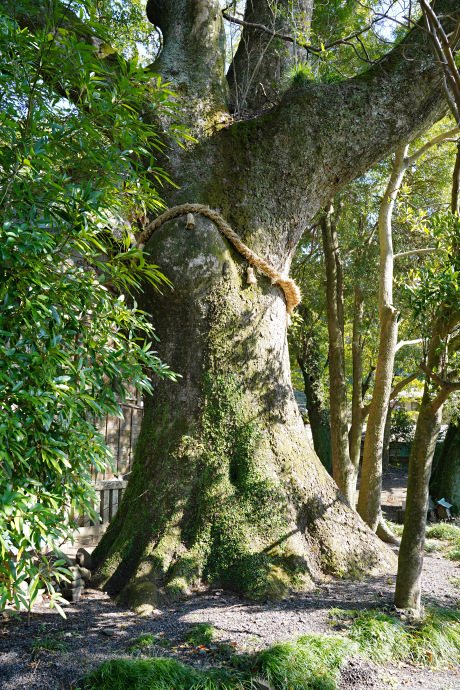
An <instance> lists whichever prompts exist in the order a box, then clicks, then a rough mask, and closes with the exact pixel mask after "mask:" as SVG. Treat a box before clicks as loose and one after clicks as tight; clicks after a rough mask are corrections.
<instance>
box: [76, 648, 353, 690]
mask: <svg viewBox="0 0 460 690" xmlns="http://www.w3.org/2000/svg"><path fill="white" fill-rule="evenodd" d="M355 651H356V644H355V643H353V642H351V641H350V640H346V639H344V638H341V637H338V636H335V637H333V636H327V635H323V636H320V635H305V636H303V637H299V638H298V639H297V640H295V641H289V642H283V643H280V644H277V645H275V646H273V647H270V649H266V650H264V651H263V652H259V653H257V654H253V655H250V654H246V655H235V656H234V657H233V658H232V659H231V661H230V663H229V665H228V667H227V668H213V669H207V670H203V671H202V670H197V669H195V668H192V667H190V666H184V665H183V664H181V663H179V662H178V661H176V660H175V659H165V658H161V659H159V658H154V659H118V660H111V661H106V662H104V663H103V664H102V665H101V666H100V667H99V668H98V669H96V670H95V671H93V673H91V674H90V675H88V676H87V677H86V679H85V680H84V682H83V686H82V687H83V688H84V690H141V689H142V690H250V689H251V688H254V687H255V685H254V680H255V679H256V678H264V679H266V680H268V681H269V682H270V684H271V685H272V686H273V687H274V688H275V690H291V689H293V688H295V690H336V688H337V683H338V679H339V673H340V667H341V666H342V665H343V663H344V660H345V658H346V657H347V656H348V655H349V654H352V653H354V652H355Z"/></svg>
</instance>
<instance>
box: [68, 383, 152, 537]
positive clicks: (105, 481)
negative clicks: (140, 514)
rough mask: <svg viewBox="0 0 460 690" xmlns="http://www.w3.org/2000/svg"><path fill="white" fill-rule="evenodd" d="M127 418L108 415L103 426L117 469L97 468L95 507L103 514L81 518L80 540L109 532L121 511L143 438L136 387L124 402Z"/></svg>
mask: <svg viewBox="0 0 460 690" xmlns="http://www.w3.org/2000/svg"><path fill="white" fill-rule="evenodd" d="M121 408H122V411H123V418H122V419H119V418H118V417H112V416H110V415H107V417H106V418H105V420H104V422H103V423H102V424H101V425H100V426H99V431H100V433H101V434H102V435H103V436H104V438H105V443H106V445H107V446H108V448H109V449H110V450H111V451H112V457H113V465H114V468H113V469H112V468H111V467H106V469H105V471H104V472H102V473H101V472H98V473H97V474H96V471H95V470H93V477H94V488H95V490H96V496H97V500H96V504H95V506H94V507H95V509H96V512H97V513H98V515H99V516H100V521H98V522H96V521H95V520H93V519H91V518H90V517H89V516H88V515H81V516H80V517H79V518H78V520H77V521H78V523H79V525H80V526H79V528H78V530H77V531H76V532H75V533H74V537H75V540H76V541H77V542H82V543H83V542H84V543H88V542H90V541H97V540H98V539H99V538H100V537H101V536H102V534H104V532H105V531H106V529H107V527H108V524H109V522H110V521H111V519H112V518H113V516H114V515H115V513H116V512H117V509H118V506H119V505H120V502H121V497H122V495H123V491H124V490H125V488H126V485H127V484H128V477H129V474H130V472H131V469H132V465H133V458H134V449H135V447H136V442H137V439H138V437H139V432H140V428H141V423H142V417H143V401H142V396H141V394H140V393H139V391H136V390H134V389H133V390H132V391H131V395H130V397H129V398H127V399H126V402H125V403H121Z"/></svg>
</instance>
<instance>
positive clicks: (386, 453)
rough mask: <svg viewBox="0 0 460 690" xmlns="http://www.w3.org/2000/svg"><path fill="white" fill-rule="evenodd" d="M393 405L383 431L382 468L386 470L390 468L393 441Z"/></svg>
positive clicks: (389, 407)
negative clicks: (391, 443)
mask: <svg viewBox="0 0 460 690" xmlns="http://www.w3.org/2000/svg"><path fill="white" fill-rule="evenodd" d="M391 413H392V407H391V404H388V410H387V416H386V418H385V427H384V429H383V448H382V467H383V469H386V468H388V467H389V466H390V441H391Z"/></svg>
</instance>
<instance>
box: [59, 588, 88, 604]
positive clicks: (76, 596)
mask: <svg viewBox="0 0 460 690" xmlns="http://www.w3.org/2000/svg"><path fill="white" fill-rule="evenodd" d="M83 590H84V587H83V586H82V585H77V586H76V587H64V589H62V590H61V596H62V597H63V598H64V599H66V601H80V599H81V595H82V593H83Z"/></svg>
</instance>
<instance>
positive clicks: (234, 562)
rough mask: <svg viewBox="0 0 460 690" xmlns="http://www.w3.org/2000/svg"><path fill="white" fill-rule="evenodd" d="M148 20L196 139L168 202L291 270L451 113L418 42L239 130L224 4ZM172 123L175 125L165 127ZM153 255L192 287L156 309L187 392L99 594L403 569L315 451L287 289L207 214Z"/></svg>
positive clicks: (176, 154) (162, 437)
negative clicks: (352, 189)
mask: <svg viewBox="0 0 460 690" xmlns="http://www.w3.org/2000/svg"><path fill="white" fill-rule="evenodd" d="M457 8H458V2H453V1H452V2H444V3H441V4H440V10H442V11H443V12H444V14H449V13H452V12H454V11H455V10H456V9H457ZM35 9H36V12H37V13H38V14H39V13H43V7H42V5H40V6H38V5H37V7H36V8H35ZM147 12H148V16H149V18H150V19H151V21H152V22H153V23H154V24H156V25H157V26H158V27H160V28H161V31H162V33H163V41H164V45H163V50H162V53H161V55H160V57H159V59H158V61H157V62H156V64H155V65H154V66H153V69H155V70H156V71H157V72H159V73H160V74H161V75H162V77H163V79H165V80H168V81H172V82H173V86H174V88H175V90H176V91H177V93H178V97H177V101H178V104H180V105H181V107H182V111H181V112H182V118H183V120H184V121H185V122H186V123H187V124H189V125H190V128H191V132H192V134H194V136H195V141H189V142H187V143H186V144H185V146H184V148H180V147H178V146H177V147H176V146H174V145H171V147H170V149H169V150H168V155H167V156H164V157H163V158H162V160H161V163H162V165H164V167H166V168H167V171H168V173H169V174H170V176H171V177H172V179H173V180H174V182H175V183H176V184H177V185H178V187H177V188H165V189H164V197H165V200H166V202H167V204H168V205H169V206H174V205H177V204H181V203H184V202H196V203H203V204H207V205H209V206H210V207H212V208H215V209H218V210H219V212H220V213H221V214H222V215H223V216H224V218H225V219H226V220H227V222H228V223H229V224H230V225H231V226H232V228H233V229H234V230H235V231H236V232H237V233H238V234H239V235H240V236H241V237H242V238H243V239H244V240H245V242H246V243H247V244H248V245H249V246H250V247H251V249H253V250H254V251H256V252H257V253H259V254H260V255H262V256H263V257H264V258H266V259H268V260H269V261H270V262H271V263H272V264H273V265H274V267H275V268H276V269H278V270H279V271H284V272H287V271H288V270H289V265H290V261H291V258H292V255H293V252H294V251H295V248H296V245H297V242H298V241H299V238H300V237H301V235H302V233H303V231H304V229H305V227H306V225H307V223H308V220H309V219H311V218H312V217H313V216H314V214H315V213H316V212H317V211H318V210H319V208H321V207H323V206H324V205H325V204H326V203H327V201H328V199H330V198H332V196H333V195H334V194H335V193H336V192H337V191H339V190H340V189H341V188H342V187H343V186H344V185H346V184H347V183H348V182H349V181H351V180H352V179H354V178H356V177H358V176H359V175H360V174H362V173H363V172H364V171H366V170H367V169H368V168H369V167H370V166H372V165H373V164H374V163H375V162H377V161H378V160H380V159H381V158H383V157H384V156H386V155H388V154H389V153H390V152H391V151H393V150H394V149H395V148H396V147H398V146H400V145H401V143H402V142H404V141H406V140H407V139H409V138H412V137H414V136H416V135H417V134H419V133H420V132H422V131H424V130H425V129H426V128H427V127H428V126H429V125H430V124H431V123H432V122H434V121H435V120H436V119H437V118H439V117H440V115H442V114H443V112H444V106H443V102H442V91H441V87H440V78H439V72H438V67H437V66H436V64H435V63H434V62H433V60H432V59H431V56H430V53H429V48H428V47H427V43H426V39H425V37H424V35H423V33H422V32H418V31H415V32H412V33H411V34H410V35H409V37H408V39H407V40H406V41H403V42H401V43H400V44H399V45H398V46H397V47H396V48H395V50H394V51H393V52H392V53H390V54H389V55H388V56H386V57H385V58H383V59H382V60H381V61H380V62H379V63H378V64H377V65H376V66H375V67H373V68H372V69H371V70H369V72H367V73H365V74H362V75H360V76H358V77H356V78H355V79H350V80H347V81H345V82H343V83H336V84H327V85H318V84H306V85H305V86H303V87H292V88H289V89H287V90H286V91H285V92H284V93H283V94H282V96H281V99H280V102H279V103H278V105H276V106H275V107H274V108H273V109H271V110H270V111H268V112H266V113H264V114H263V115H262V116H259V117H256V116H254V117H253V118H249V119H247V120H245V121H241V122H235V123H231V120H230V121H229V110H228V85H227V82H226V79H225V74H224V64H225V44H224V41H225V34H224V31H223V24H222V16H221V12H220V6H219V2H218V0H203V1H200V2H197V1H196V0H150V1H149V3H148V6H147ZM22 21H23V23H24V24H27V23H28V18H27V17H23V18H22ZM449 21H450V20H449ZM406 58H409V59H406ZM170 121H171V118H170V116H168V117H164V118H163V120H162V119H161V115H160V121H159V124H160V126H164V127H165V128H167V126H168V125H169V123H170ZM146 249H147V251H148V253H149V255H150V257H151V259H152V260H153V261H154V262H155V263H157V264H158V265H160V266H161V268H162V269H163V270H164V271H165V273H166V274H167V275H168V277H169V278H170V279H171V280H172V282H173V284H174V291H173V292H169V291H168V292H165V293H164V294H163V295H159V294H158V293H154V292H153V291H151V290H150V289H149V288H146V289H145V292H144V294H143V295H141V296H140V298H139V302H140V304H141V306H142V307H143V308H145V309H146V310H148V311H149V312H150V313H151V315H152V319H153V322H154V323H155V325H156V326H157V329H158V335H159V337H160V345H159V347H158V350H159V354H160V355H161V357H162V358H164V359H165V360H166V361H167V362H168V364H170V366H171V368H172V369H173V370H175V371H177V372H178V373H180V374H181V375H182V379H181V380H180V382H179V383H177V384H173V383H170V382H166V381H165V382H155V394H154V396H153V397H151V398H148V399H146V401H145V416H144V420H143V425H142V430H141V435H140V438H139V442H138V446H137V449H136V457H135V462H134V466H133V471H132V474H131V477H130V480H129V484H128V487H127V489H126V492H125V494H124V497H123V501H122V503H121V506H120V508H119V510H118V512H117V515H116V517H115V519H114V521H113V522H112V523H111V525H110V528H109V530H108V531H107V533H106V534H105V536H104V538H103V539H102V541H101V543H100V544H99V546H98V548H97V549H96V551H95V553H94V556H95V559H96V563H97V564H98V572H97V574H96V581H98V582H99V583H100V584H104V587H105V588H106V590H107V591H110V592H112V593H118V594H119V595H120V598H121V599H123V600H124V601H125V602H126V603H129V604H131V605H132V606H134V607H136V608H138V609H139V610H142V609H143V610H149V607H150V609H151V608H152V607H153V606H156V605H158V602H159V601H160V600H161V598H162V597H163V596H177V595H179V594H180V593H182V592H185V591H188V590H189V589H190V588H191V587H193V586H194V585H195V584H196V583H197V581H198V580H199V579H200V578H205V579H207V580H208V581H210V582H220V583H223V584H225V585H226V586H228V587H233V588H235V589H238V590H239V591H240V592H244V593H246V594H250V595H252V596H259V597H268V596H270V597H276V596H282V595H284V594H285V593H286V592H287V591H288V590H289V589H294V590H295V589H301V588H307V587H309V586H311V584H312V579H313V578H314V577H315V576H316V574H318V573H319V572H320V571H324V570H327V571H329V572H335V573H340V574H347V573H348V574H351V573H356V572H371V571H379V570H380V571H381V570H385V569H387V568H389V567H391V563H392V554H391V553H390V552H389V551H387V550H386V548H385V547H384V546H383V545H381V544H380V543H379V541H378V540H377V539H376V538H375V537H374V536H373V534H372V533H371V532H370V530H369V529H368V528H367V527H366V526H365V525H364V524H363V523H362V521H361V520H360V518H359V517H358V515H357V514H356V513H354V512H353V511H352V510H350V509H349V507H348V506H347V504H346V502H345V500H344V498H343V496H342V495H341V493H340V492H339V491H338V489H337V487H336V486H335V485H334V483H333V482H332V480H331V479H330V478H329V477H328V475H327V473H326V472H325V470H324V469H323V468H322V466H321V464H320V462H319V461H318V459H317V458H316V456H315V455H314V453H313V452H312V450H311V448H310V445H309V443H308V440H307V439H306V436H305V432H304V429H303V424H302V421H301V419H300V416H299V413H298V411H297V408H296V405H295V401H294V397H293V394H292V389H291V384H290V372H289V361H288V357H287V343H286V313H285V300H284V296H283V294H282V292H281V291H280V289H279V288H278V287H276V286H274V285H271V283H270V281H269V280H268V279H266V278H264V277H259V280H258V283H257V285H251V286H248V285H247V284H246V283H245V279H244V275H245V269H246V262H245V261H244V260H243V259H242V257H241V256H240V255H239V254H238V253H237V252H236V251H235V250H234V249H233V248H232V246H231V245H230V244H229V243H228V242H227V241H226V240H225V239H223V238H222V236H221V235H220V233H219V232H218V230H217V229H216V227H215V226H214V225H213V223H212V222H211V221H209V220H208V219H206V218H203V217H201V216H197V217H196V225H195V228H194V229H192V230H189V229H187V228H186V223H185V221H184V220H181V219H179V220H175V221H170V222H168V223H166V224H165V225H163V226H162V227H161V228H160V229H159V230H158V231H157V232H156V233H155V234H154V235H153V236H152V238H151V239H150V241H149V242H148V244H147V247H146Z"/></svg>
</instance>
